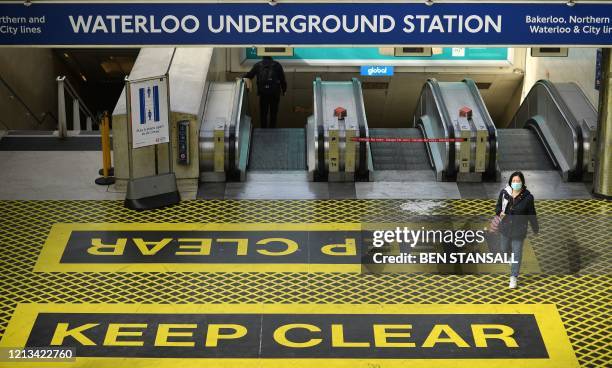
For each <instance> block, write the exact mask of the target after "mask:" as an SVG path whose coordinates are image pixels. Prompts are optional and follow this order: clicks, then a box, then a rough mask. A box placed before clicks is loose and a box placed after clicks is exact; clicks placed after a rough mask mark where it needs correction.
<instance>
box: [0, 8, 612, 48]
mask: <svg viewBox="0 0 612 368" xmlns="http://www.w3.org/2000/svg"><path fill="white" fill-rule="evenodd" d="M611 44H612V5H611V4H610V3H604V2H602V3H600V4H596V3H595V4H576V5H575V6H572V7H570V6H566V5H565V4H562V3H555V4H543V3H523V4H521V3H464V4H448V3H446V4H434V5H433V6H427V5H425V4H424V3H408V4H402V3H336V4H335V3H280V4H278V5H276V6H269V5H268V4H267V3H242V4H237V3H231V4H223V3H221V4H218V3H216V4H213V3H174V2H168V3H150V4H144V3H135V4H130V3H113V4H101V3H36V2H34V3H33V4H32V5H30V6H24V5H23V4H20V3H8V4H7V3H5V4H1V5H0V45H51V46H53V45H57V46H100V45H118V46H121V45H124V46H143V45H170V46H176V45H225V46H245V45H247V46H253V45H346V46H350V45H369V46H380V45H449V46H465V45H505V46H510V45H517V46H520V45H556V46H561V45H566V46H577V45H582V46H587V45H588V46H609V45H611Z"/></svg>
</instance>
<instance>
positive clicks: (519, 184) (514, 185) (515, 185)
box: [510, 183, 523, 191]
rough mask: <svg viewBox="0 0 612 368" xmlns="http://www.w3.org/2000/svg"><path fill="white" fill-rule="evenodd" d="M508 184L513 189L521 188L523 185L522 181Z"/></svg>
mask: <svg viewBox="0 0 612 368" xmlns="http://www.w3.org/2000/svg"><path fill="white" fill-rule="evenodd" d="M510 186H511V187H512V189H514V190H517V191H518V190H521V188H522V187H523V183H512V184H510Z"/></svg>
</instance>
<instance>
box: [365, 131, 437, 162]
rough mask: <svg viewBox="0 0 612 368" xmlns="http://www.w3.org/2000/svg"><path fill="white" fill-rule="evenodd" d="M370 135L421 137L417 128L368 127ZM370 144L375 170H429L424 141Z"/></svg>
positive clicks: (381, 136)
mask: <svg viewBox="0 0 612 368" xmlns="http://www.w3.org/2000/svg"><path fill="white" fill-rule="evenodd" d="M370 137H372V138H385V137H402V138H423V134H422V133H421V131H420V130H419V129H417V128H398V129H384V128H378V129H374V128H372V129H370ZM370 146H371V147H372V161H373V164H374V170H375V171H382V170H393V171H414V170H423V171H425V170H427V171H431V164H430V161H429V156H428V155H427V147H426V145H425V143H419V142H415V143H405V144H402V143H393V142H372V143H370Z"/></svg>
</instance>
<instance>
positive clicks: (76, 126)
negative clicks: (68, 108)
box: [72, 98, 81, 132]
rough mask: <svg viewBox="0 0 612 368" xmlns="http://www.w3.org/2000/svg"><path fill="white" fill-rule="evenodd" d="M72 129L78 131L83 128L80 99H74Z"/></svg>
mask: <svg viewBox="0 0 612 368" xmlns="http://www.w3.org/2000/svg"><path fill="white" fill-rule="evenodd" d="M72 130H74V131H76V132H78V131H80V130H81V111H80V109H79V100H77V99H76V98H75V99H73V100H72Z"/></svg>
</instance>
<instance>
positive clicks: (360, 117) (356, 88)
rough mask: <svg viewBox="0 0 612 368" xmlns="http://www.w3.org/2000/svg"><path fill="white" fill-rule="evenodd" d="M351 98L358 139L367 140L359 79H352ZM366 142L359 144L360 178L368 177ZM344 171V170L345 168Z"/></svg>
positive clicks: (366, 124)
mask: <svg viewBox="0 0 612 368" xmlns="http://www.w3.org/2000/svg"><path fill="white" fill-rule="evenodd" d="M352 82H353V97H354V99H355V108H356V109H357V122H358V124H359V138H367V136H368V128H367V126H368V123H367V120H366V115H365V107H364V102H363V94H362V92H361V83H360V82H359V79H357V78H353V79H352ZM367 153H368V150H367V142H359V167H358V168H357V173H358V174H359V176H360V177H361V178H364V177H366V176H367V175H368V166H367V162H366V161H367ZM345 170H346V168H345Z"/></svg>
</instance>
